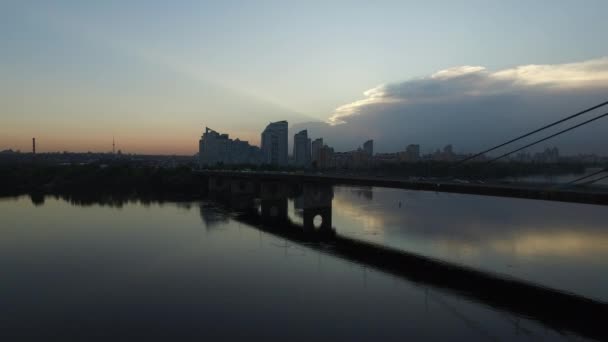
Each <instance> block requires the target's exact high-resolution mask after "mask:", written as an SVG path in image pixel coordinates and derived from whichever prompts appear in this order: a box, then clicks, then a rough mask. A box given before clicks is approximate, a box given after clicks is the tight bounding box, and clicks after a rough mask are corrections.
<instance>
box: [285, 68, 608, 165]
mask: <svg viewBox="0 0 608 342" xmlns="http://www.w3.org/2000/svg"><path fill="white" fill-rule="evenodd" d="M364 95H365V97H364V98H363V99H361V100H359V101H356V102H353V103H350V104H346V105H344V106H341V107H339V108H338V109H336V111H335V112H334V114H333V115H332V116H331V117H330V119H329V120H328V123H320V122H317V123H303V124H298V125H295V126H294V127H292V129H293V130H294V131H295V130H299V129H303V128H308V129H309V135H310V136H312V137H313V138H314V137H318V136H322V137H324V138H325V140H326V141H327V142H328V143H329V144H331V145H333V146H335V147H336V148H337V150H350V149H353V148H355V147H357V146H358V145H360V144H361V143H362V142H363V141H364V140H365V139H374V140H375V141H376V146H377V150H378V151H397V150H402V149H403V148H404V147H405V146H406V145H407V144H410V143H418V144H421V145H422V149H423V151H425V152H426V151H430V150H432V149H436V148H439V147H442V146H443V145H446V144H454V145H455V147H456V149H457V150H459V151H463V152H474V151H479V150H480V149H483V148H484V147H488V146H490V145H493V144H497V143H500V142H503V141H505V140H507V139H509V138H511V137H513V136H516V135H519V134H521V133H524V132H526V131H528V130H531V129H534V128H537V127H539V126H542V125H544V124H546V123H549V122H551V121H554V120H557V119H560V118H562V117H565V116H567V115H570V114H572V113H574V112H577V111H579V110H581V109H584V108H586V107H590V106H592V105H595V104H597V103H600V102H603V101H606V100H608V58H602V59H596V60H591V61H586V62H581V63H572V64H561V65H528V66H521V67H516V68H512V69H507V70H501V71H497V72H489V71H487V70H485V69H484V68H482V67H472V66H465V67H457V68H451V69H447V70H442V71H439V72H437V73H435V74H433V75H431V76H429V77H425V78H421V79H415V80H410V81H406V82H402V83H397V84H387V85H381V86H378V87H376V88H373V89H370V90H368V91H366V92H365V93H364ZM604 112H608V107H606V108H605V109H604V110H603V111H602V110H598V111H597V112H594V113H593V114H592V113H590V114H588V115H587V116H585V117H584V118H580V120H578V121H575V122H572V123H568V124H565V125H562V126H559V127H556V128H555V129H554V130H553V131H551V132H555V131H557V130H560V129H563V128H565V127H568V126H570V125H573V124H575V123H577V122H581V121H584V120H586V119H588V118H590V117H592V116H594V115H598V114H600V113H604ZM546 134H550V132H547V133H546ZM530 141H531V140H530ZM548 145H555V146H558V147H560V148H561V149H562V151H564V152H566V153H578V152H594V153H601V154H606V152H607V151H606V146H608V118H607V119H602V120H600V121H597V122H594V123H593V124H591V125H589V126H585V127H581V128H580V129H578V130H576V131H574V132H571V133H566V134H564V135H562V136H560V137H558V138H556V139H554V140H550V141H548V142H547V143H546V144H542V145H540V147H541V148H542V147H544V146H548Z"/></svg>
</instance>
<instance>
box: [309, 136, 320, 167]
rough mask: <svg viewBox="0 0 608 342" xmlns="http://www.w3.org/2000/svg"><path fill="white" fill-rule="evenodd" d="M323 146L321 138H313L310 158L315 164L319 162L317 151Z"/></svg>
mask: <svg viewBox="0 0 608 342" xmlns="http://www.w3.org/2000/svg"><path fill="white" fill-rule="evenodd" d="M322 147H323V138H318V139H315V140H314V141H313V142H312V145H311V160H312V162H313V163H315V164H316V165H317V166H318V164H319V151H320V150H321V148H322Z"/></svg>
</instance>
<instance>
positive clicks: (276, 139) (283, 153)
mask: <svg viewBox="0 0 608 342" xmlns="http://www.w3.org/2000/svg"><path fill="white" fill-rule="evenodd" d="M287 139H288V138H287V121H278V122H272V123H270V124H268V126H266V129H264V131H263V132H262V161H263V163H265V164H270V165H277V166H286V165H287V144H288V141H287Z"/></svg>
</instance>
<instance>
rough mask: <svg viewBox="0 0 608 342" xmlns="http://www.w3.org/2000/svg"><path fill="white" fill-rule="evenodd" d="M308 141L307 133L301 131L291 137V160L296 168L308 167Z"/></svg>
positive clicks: (309, 155)
mask: <svg viewBox="0 0 608 342" xmlns="http://www.w3.org/2000/svg"><path fill="white" fill-rule="evenodd" d="M310 157H311V154H310V139H309V138H308V131H307V130H303V131H300V132H298V133H296V134H295V135H294V136H293V159H294V162H295V165H297V166H308V165H310Z"/></svg>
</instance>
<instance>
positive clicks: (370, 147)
mask: <svg viewBox="0 0 608 342" xmlns="http://www.w3.org/2000/svg"><path fill="white" fill-rule="evenodd" d="M363 151H365V153H366V154H367V155H368V156H370V157H372V156H373V155H374V141H373V140H368V141H366V142H364V143H363Z"/></svg>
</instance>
